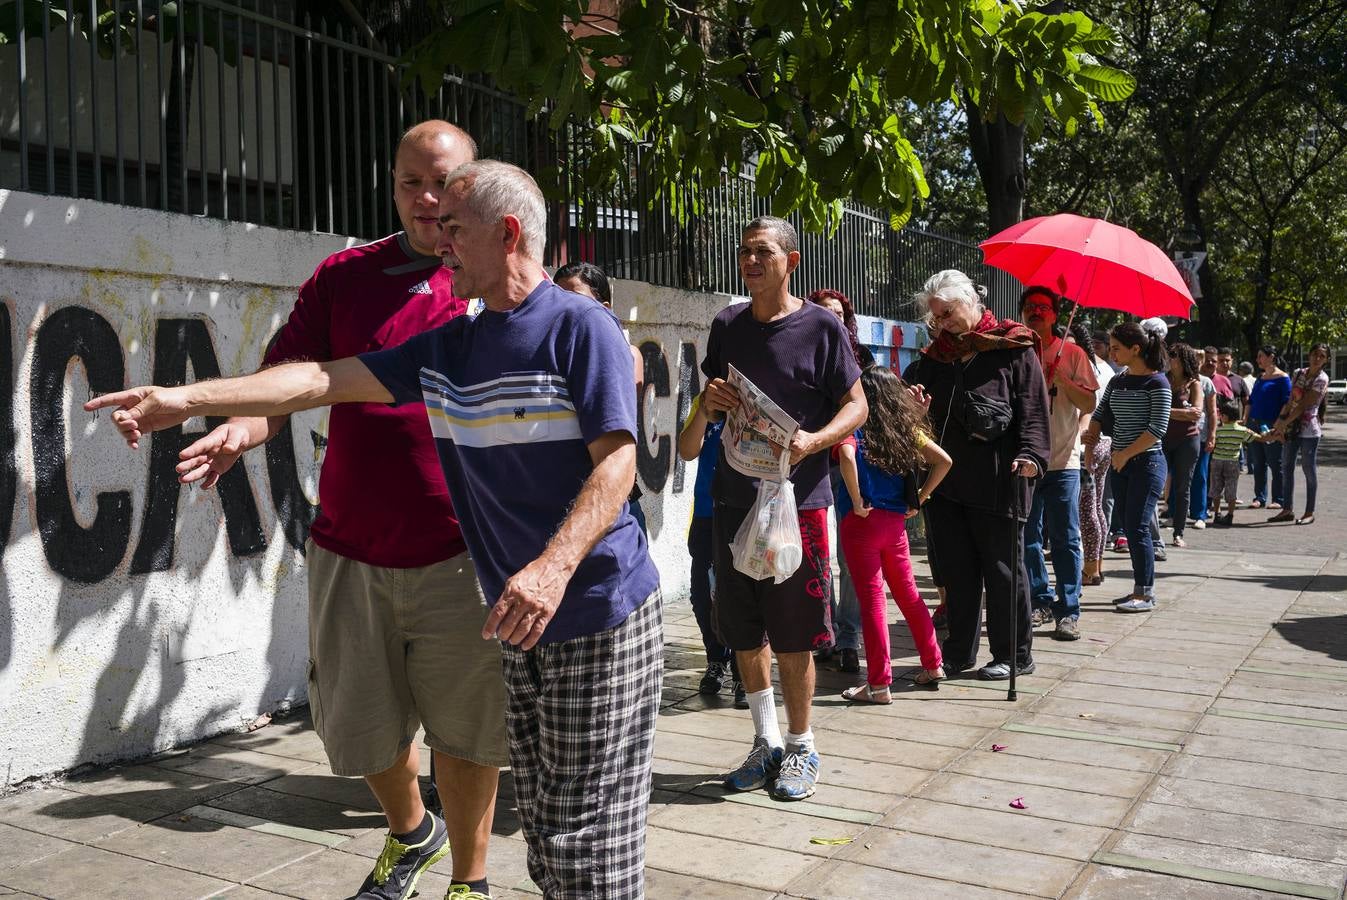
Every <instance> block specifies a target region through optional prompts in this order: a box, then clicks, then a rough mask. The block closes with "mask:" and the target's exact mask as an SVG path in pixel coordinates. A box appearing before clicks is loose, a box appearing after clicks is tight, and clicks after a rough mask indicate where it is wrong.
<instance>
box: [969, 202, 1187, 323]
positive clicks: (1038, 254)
mask: <svg viewBox="0 0 1347 900" xmlns="http://www.w3.org/2000/svg"><path fill="white" fill-rule="evenodd" d="M978 246H980V247H981V248H982V256H983V262H985V263H986V264H987V265H989V266H995V267H996V268H998V269H1001V270H1002V271H1005V272H1009V273H1010V274H1011V275H1014V276H1015V277H1016V278H1018V279H1019V280H1020V281H1021V282H1023V283H1024V284H1025V285H1026V286H1043V287H1050V288H1053V289H1055V290H1057V291H1058V292H1059V293H1061V294H1062V295H1064V296H1066V297H1068V298H1069V299H1071V300H1074V301H1076V303H1078V304H1079V305H1081V306H1092V307H1096V308H1100V309H1116V310H1120V311H1122V312H1128V313H1132V314H1134V315H1137V316H1140V317H1142V318H1147V317H1150V316H1177V317H1178V318H1180V319H1186V318H1188V315H1189V310H1190V309H1191V307H1192V305H1193V295H1192V294H1190V293H1189V292H1188V286H1187V285H1186V284H1184V281H1183V276H1182V275H1181V274H1179V270H1178V269H1177V268H1176V267H1175V266H1174V263H1173V261H1171V260H1170V258H1169V257H1168V256H1167V255H1166V254H1165V251H1163V250H1161V249H1160V248H1159V247H1157V246H1155V245H1154V244H1152V243H1151V242H1150V241H1148V240H1146V239H1145V238H1143V237H1141V236H1140V235H1138V234H1137V233H1136V232H1135V231H1132V230H1131V229H1130V228H1124V227H1122V226H1121V225H1114V224H1113V223H1111V222H1105V221H1104V220H1103V219H1087V218H1085V217H1084V216H1076V215H1072V214H1070V213H1059V214H1058V215H1055V216H1041V217H1039V218H1037V219H1028V220H1026V221H1024V222H1019V223H1018V224H1015V225H1012V226H1010V227H1009V228H1007V229H1006V230H1005V231H1002V232H1001V233H1000V234H997V235H995V236H993V237H991V238H988V239H987V240H985V241H983V242H982V243H981V244H979V245H978Z"/></svg>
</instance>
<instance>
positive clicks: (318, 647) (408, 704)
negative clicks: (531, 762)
mask: <svg viewBox="0 0 1347 900" xmlns="http://www.w3.org/2000/svg"><path fill="white" fill-rule="evenodd" d="M307 569H308V579H309V707H310V710H311V711H312V713H313V723H314V727H315V728H316V729H317V731H318V736H319V737H320V738H322V741H323V747H324V749H326V751H327V756H328V760H329V762H330V763H331V766H332V771H333V772H334V773H336V774H337V775H346V776H353V775H373V774H375V773H378V772H383V771H385V770H387V769H388V768H390V767H392V765H393V763H394V762H396V761H397V758H398V756H399V755H400V754H401V753H402V751H403V750H404V749H405V748H406V747H407V745H408V744H410V743H411V742H412V740H413V739H414V738H415V736H416V730H417V727H418V726H424V727H425V730H426V737H425V742H426V745H427V746H429V747H430V748H431V749H432V750H438V751H440V752H441V753H444V754H447V755H449V756H452V757H455V758H456V759H465V760H468V761H469V762H474V763H477V764H478V765H483V766H499V767H505V766H508V765H509V752H508V750H507V748H506V743H505V680H504V678H503V676H502V674H501V664H500V643H499V642H498V641H495V640H490V641H486V640H483V639H482V625H483V624H484V623H485V622H486V615H487V606H486V599H485V598H484V597H483V596H482V589H481V587H479V586H478V584H477V572H476V570H475V569H474V568H473V565H472V561H471V559H469V557H468V555H467V554H466V553H464V554H461V555H459V556H457V557H455V558H453V559H450V560H446V561H445V562H441V563H436V564H435V565H431V566H424V567H421V568H417V569H389V568H382V567H379V566H371V565H367V564H365V563H362V562H357V561H355V560H353V559H348V558H347V557H344V556H340V555H338V554H336V553H332V552H330V551H328V550H324V549H323V548H322V547H319V546H317V545H315V544H314V543H313V541H309V543H308V547H307Z"/></svg>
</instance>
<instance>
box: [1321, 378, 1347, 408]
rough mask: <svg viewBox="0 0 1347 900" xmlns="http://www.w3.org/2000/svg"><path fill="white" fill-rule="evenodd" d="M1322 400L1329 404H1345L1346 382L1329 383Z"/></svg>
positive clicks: (1346, 400) (1346, 394)
mask: <svg viewBox="0 0 1347 900" xmlns="http://www.w3.org/2000/svg"><path fill="white" fill-rule="evenodd" d="M1324 399H1325V400H1327V401H1328V402H1329V403H1347V381H1330V382H1329V383H1328V390H1326V391H1324Z"/></svg>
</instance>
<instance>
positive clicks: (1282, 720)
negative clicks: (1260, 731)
mask: <svg viewBox="0 0 1347 900" xmlns="http://www.w3.org/2000/svg"><path fill="white" fill-rule="evenodd" d="M1216 699H1217V700H1220V699H1222V698H1220V697H1218V698H1216ZM1206 715H1209V716H1221V717H1223V718H1227V719H1248V720H1250V721H1254V722H1277V723H1279V724H1282V725H1303V726H1305V727H1307V728H1325V729H1329V730H1333V731H1347V722H1332V721H1329V720H1328V719H1310V718H1301V717H1300V716H1282V715H1277V714H1276V713H1256V712H1248V711H1246V710H1242V709H1225V708H1224V707H1219V706H1213V707H1211V708H1210V709H1208V710H1207V711H1206Z"/></svg>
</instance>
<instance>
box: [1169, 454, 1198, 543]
mask: <svg viewBox="0 0 1347 900" xmlns="http://www.w3.org/2000/svg"><path fill="white" fill-rule="evenodd" d="M1201 440H1202V439H1201V438H1200V437H1199V436H1198V435H1195V434H1192V435H1186V436H1184V437H1181V438H1178V439H1177V440H1174V441H1171V442H1168V443H1166V444H1165V445H1164V454H1165V465H1167V466H1169V476H1170V478H1169V515H1170V516H1171V517H1172V518H1173V520H1174V537H1183V527H1184V525H1186V524H1187V523H1188V501H1189V496H1190V489H1191V487H1192V483H1193V470H1194V469H1195V468H1197V460H1198V457H1199V455H1200V454H1201V452H1202V445H1201Z"/></svg>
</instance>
